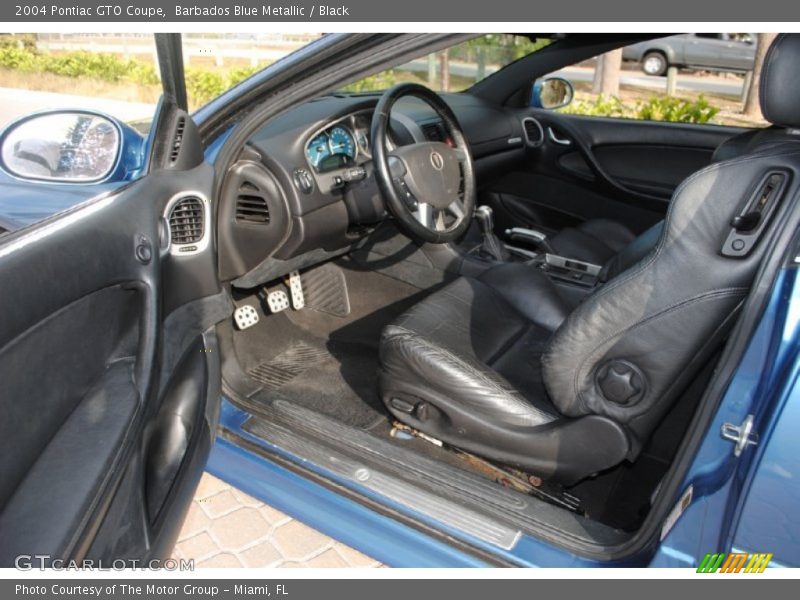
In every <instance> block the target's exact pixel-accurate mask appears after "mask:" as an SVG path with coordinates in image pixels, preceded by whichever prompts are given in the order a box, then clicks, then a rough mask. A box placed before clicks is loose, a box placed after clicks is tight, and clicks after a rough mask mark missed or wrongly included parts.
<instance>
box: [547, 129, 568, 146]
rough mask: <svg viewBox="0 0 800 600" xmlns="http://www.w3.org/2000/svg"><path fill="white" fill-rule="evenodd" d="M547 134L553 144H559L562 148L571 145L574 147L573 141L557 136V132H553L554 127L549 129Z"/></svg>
mask: <svg viewBox="0 0 800 600" xmlns="http://www.w3.org/2000/svg"><path fill="white" fill-rule="evenodd" d="M547 134H548V135H549V136H550V140H551V141H552V142H553V143H556V144H559V145H561V146H570V145H572V140H570V139H569V138H560V137H558V135H556V132H555V131H553V128H552V127H548V128H547Z"/></svg>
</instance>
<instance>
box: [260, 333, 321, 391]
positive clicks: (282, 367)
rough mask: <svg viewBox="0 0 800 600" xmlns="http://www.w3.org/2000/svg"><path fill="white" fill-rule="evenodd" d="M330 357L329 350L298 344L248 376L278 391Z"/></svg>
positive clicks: (261, 365) (302, 343)
mask: <svg viewBox="0 0 800 600" xmlns="http://www.w3.org/2000/svg"><path fill="white" fill-rule="evenodd" d="M328 357H329V355H328V351H327V350H324V349H322V348H314V347H313V346H309V345H308V344H306V343H304V342H297V343H296V344H295V345H294V346H292V347H291V348H289V349H288V350H286V351H285V352H282V353H281V354H279V355H278V356H276V357H275V358H273V359H272V360H270V361H268V362H265V363H261V364H259V365H257V366H255V367H253V368H252V369H250V372H249V373H248V374H249V375H250V377H252V378H253V379H255V380H256V381H258V382H259V383H263V384H264V385H265V386H267V388H268V389H271V390H277V389H279V388H281V387H282V386H284V385H286V384H288V383H289V382H291V381H292V380H293V379H294V378H295V377H297V376H298V375H301V374H303V373H304V372H305V371H306V370H308V369H309V368H311V367H313V366H315V365H316V364H317V363H319V362H322V361H324V360H325V359H326V358H328Z"/></svg>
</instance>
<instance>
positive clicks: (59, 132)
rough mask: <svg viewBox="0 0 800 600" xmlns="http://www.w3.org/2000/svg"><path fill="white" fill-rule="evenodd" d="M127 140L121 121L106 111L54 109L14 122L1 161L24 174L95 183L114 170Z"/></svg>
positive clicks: (0, 147) (0, 140)
mask: <svg viewBox="0 0 800 600" xmlns="http://www.w3.org/2000/svg"><path fill="white" fill-rule="evenodd" d="M122 144H123V132H122V128H121V126H120V124H119V123H117V122H115V121H113V120H111V119H110V118H108V117H106V116H104V115H101V114H98V113H92V112H82V111H53V112H47V113H40V114H36V115H33V116H28V117H24V118H23V119H21V120H19V121H17V122H15V123H12V124H11V125H10V126H9V127H8V128H7V129H6V130H5V131H4V132H3V133H2V137H0V159H2V166H3V168H4V169H5V170H6V171H8V172H9V173H11V174H12V175H15V176H17V177H20V178H24V179H38V180H46V181H52V182H58V183H91V182H96V181H101V180H104V179H106V178H107V177H109V176H110V175H111V173H112V172H113V171H114V170H115V168H116V167H117V165H118V164H119V162H120V156H121V150H122Z"/></svg>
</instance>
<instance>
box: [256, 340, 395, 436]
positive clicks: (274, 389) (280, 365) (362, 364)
mask: <svg viewBox="0 0 800 600" xmlns="http://www.w3.org/2000/svg"><path fill="white" fill-rule="evenodd" d="M377 369H378V363H377V357H376V355H375V351H374V349H373V348H371V347H369V346H362V345H360V344H352V343H345V342H334V341H328V342H325V341H324V340H311V339H306V340H303V341H297V342H295V343H294V345H292V346H291V347H290V348H288V349H287V350H285V351H284V352H281V353H280V354H279V355H277V356H276V357H274V358H273V359H271V360H269V361H267V362H264V363H261V364H259V365H256V366H255V367H253V368H251V369H250V371H249V372H248V374H249V375H250V377H252V378H253V379H255V380H256V381H258V382H259V383H261V384H263V385H264V388H263V389H262V390H261V391H260V392H258V393H256V394H254V395H253V396H252V397H251V398H250V399H251V400H255V401H258V402H265V403H271V402H274V401H275V400H276V399H283V400H287V401H289V402H293V403H296V404H299V405H300V406H304V407H306V408H309V409H311V410H314V411H317V412H319V413H322V414H324V415H327V416H329V417H332V418H335V419H337V420H338V421H340V422H342V423H346V424H348V425H351V426H353V427H358V428H360V429H370V428H372V427H374V426H376V425H378V424H380V423H382V422H383V421H385V420H386V419H387V416H386V413H385V411H384V410H383V407H382V406H381V404H380V401H379V399H378V392H377Z"/></svg>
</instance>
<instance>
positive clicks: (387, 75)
mask: <svg viewBox="0 0 800 600" xmlns="http://www.w3.org/2000/svg"><path fill="white" fill-rule="evenodd" d="M396 84H397V74H396V73H395V72H394V69H389V70H387V71H383V72H381V73H378V74H376V75H371V76H370V77H365V78H364V79H360V80H358V81H355V82H353V83H351V84H348V85H346V86H345V87H343V88H342V90H343V91H345V92H353V93H359V92H376V91H381V90H388V89H389V88H390V87H392V86H394V85H396Z"/></svg>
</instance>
